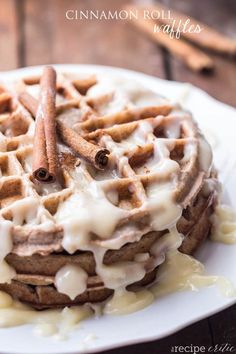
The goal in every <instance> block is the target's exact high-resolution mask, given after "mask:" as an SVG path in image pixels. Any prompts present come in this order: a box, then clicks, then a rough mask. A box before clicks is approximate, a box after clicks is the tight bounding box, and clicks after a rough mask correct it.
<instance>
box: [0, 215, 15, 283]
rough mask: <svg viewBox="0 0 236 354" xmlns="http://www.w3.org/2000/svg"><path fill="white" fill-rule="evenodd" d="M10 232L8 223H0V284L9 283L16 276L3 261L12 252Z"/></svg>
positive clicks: (10, 224)
mask: <svg viewBox="0 0 236 354" xmlns="http://www.w3.org/2000/svg"><path fill="white" fill-rule="evenodd" d="M11 230H12V223H11V222H10V221H7V220H1V221H0V235H1V237H0V283H10V282H11V280H12V279H13V278H14V276H15V275H16V272H15V270H14V269H13V268H12V267H10V266H9V265H8V264H7V262H6V261H5V260H4V259H5V257H6V256H7V255H8V253H10V252H11V250H12V238H11Z"/></svg>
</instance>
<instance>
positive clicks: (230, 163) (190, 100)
mask: <svg viewBox="0 0 236 354" xmlns="http://www.w3.org/2000/svg"><path fill="white" fill-rule="evenodd" d="M57 67H58V68H59V69H62V70H64V71H66V70H69V71H77V72H90V73H102V72H105V73H106V74H107V73H110V74H117V75H118V76H121V75H122V76H124V77H125V78H127V80H131V79H135V80H137V81H140V82H141V83H142V84H143V85H146V86H147V87H148V88H151V89H152V90H154V91H156V92H157V93H160V94H162V95H163V96H166V97H168V98H170V99H172V100H174V101H182V103H183V105H184V107H186V108H187V109H189V110H190V111H191V112H193V114H194V117H195V119H196V120H197V121H198V123H199V125H200V127H201V128H202V129H203V131H204V132H205V134H206V136H207V137H208V138H209V141H210V142H211V143H212V145H213V147H214V155H215V162H216V166H217V167H218V169H219V170H220V171H222V173H220V178H221V180H223V182H224V198H225V199H226V200H227V202H228V203H229V204H231V205H233V206H234V207H235V208H236V188H234V181H235V179H236V160H235V157H234V156H235V151H236V137H235V130H236V110H235V109H233V108H232V107H229V106H227V105H225V104H223V103H220V102H218V101H216V100H214V99H213V98H211V97H210V96H208V95H207V94H206V93H205V92H203V91H201V90H199V89H197V88H195V87H193V86H190V85H188V84H183V83H177V82H168V81H164V80H160V79H157V78H154V77H151V76H147V75H144V74H140V73H136V72H132V71H128V70H123V69H118V68H110V67H102V66H89V65H58V66H57ZM39 70H40V68H39V67H32V68H26V69H20V70H16V71H11V72H4V73H1V75H0V79H2V78H4V79H5V78H9V79H12V78H16V77H20V76H22V75H26V74H27V75H28V74H35V73H37V72H38V71H39ZM222 89H227V88H223V87H222ZM197 258H198V259H199V260H200V261H202V262H203V263H204V265H205V267H206V270H207V272H208V273H209V274H217V275H223V276H225V277H227V278H228V279H230V280H231V281H232V282H233V283H234V284H236V272H235V269H236V245H234V246H227V245H223V244H220V243H213V242H210V241H208V242H207V243H206V244H205V245H204V246H203V247H202V249H201V250H200V252H199V253H198V255H197ZM235 302H236V300H235V298H225V297H222V296H221V295H220V294H219V291H218V290H217V289H216V288H215V287H214V286H212V287H209V288H204V289H201V290H200V291H198V292H188V291H185V292H179V293H174V294H171V295H168V296H165V297H164V298H161V299H159V300H156V302H154V303H153V304H152V305H151V306H149V307H148V308H145V309H144V310H142V311H139V312H136V313H133V314H130V315H125V316H119V317H112V316H103V317H101V318H99V319H95V318H92V319H89V320H86V321H84V322H82V324H81V327H80V328H79V329H78V330H76V331H75V332H73V333H72V334H71V336H70V338H69V339H68V340H67V341H60V342H57V341H55V340H52V338H44V337H43V338H42V337H35V336H33V335H32V327H31V326H30V325H27V326H21V327H16V328H8V329H0V352H1V353H17V354H20V353H22V354H23V353H24V354H28V353H32V354H33V353H34V354H36V353H40V354H41V353H48V354H49V353H50V354H51V353H57V354H60V353H79V352H94V351H102V350H105V349H110V348H115V347H119V346H123V345H128V344H134V343H138V342H144V341H150V340H154V339H159V338H163V337H165V336H168V335H170V334H172V333H174V332H176V331H178V330H180V329H181V328H183V327H185V326H187V325H189V324H191V323H193V322H196V321H199V320H201V319H202V318H204V317H207V316H210V315H212V314H214V313H216V312H218V311H220V310H223V309H225V308H226V307H228V306H230V305H232V304H233V303H235ZM91 334H93V335H95V336H96V339H94V340H91V341H86V342H85V341H84V339H85V338H86V336H90V335H91Z"/></svg>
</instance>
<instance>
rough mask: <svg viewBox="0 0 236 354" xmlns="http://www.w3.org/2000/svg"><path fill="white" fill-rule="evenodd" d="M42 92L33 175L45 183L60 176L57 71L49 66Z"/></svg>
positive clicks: (44, 74) (37, 115)
mask: <svg viewBox="0 0 236 354" xmlns="http://www.w3.org/2000/svg"><path fill="white" fill-rule="evenodd" d="M40 86H41V92H40V98H39V104H38V109H37V113H36V123H35V136H34V147H33V177H34V178H35V180H37V181H39V182H44V183H52V182H54V181H55V180H56V178H57V176H58V165H59V163H58V154H57V143H56V124H55V117H56V110H55V100H56V72H55V70H54V69H53V68H52V67H50V66H48V67H45V68H44V70H43V75H42V77H41V80H40Z"/></svg>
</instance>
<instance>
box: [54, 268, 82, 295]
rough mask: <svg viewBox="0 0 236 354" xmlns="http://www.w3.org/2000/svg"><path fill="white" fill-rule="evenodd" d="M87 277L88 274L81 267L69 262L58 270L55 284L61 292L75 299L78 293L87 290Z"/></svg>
mask: <svg viewBox="0 0 236 354" xmlns="http://www.w3.org/2000/svg"><path fill="white" fill-rule="evenodd" d="M87 279H88V274H87V273H86V272H85V271H84V270H83V269H82V268H81V267H79V266H78V265H72V264H68V265H66V266H64V267H62V268H61V269H60V270H59V271H58V272H57V274H56V277H55V286H56V288H57V290H58V291H59V292H60V293H62V294H66V295H68V296H69V297H70V298H71V300H74V299H75V298H76V296H77V295H79V294H82V293H83V292H84V291H85V290H86V288H87Z"/></svg>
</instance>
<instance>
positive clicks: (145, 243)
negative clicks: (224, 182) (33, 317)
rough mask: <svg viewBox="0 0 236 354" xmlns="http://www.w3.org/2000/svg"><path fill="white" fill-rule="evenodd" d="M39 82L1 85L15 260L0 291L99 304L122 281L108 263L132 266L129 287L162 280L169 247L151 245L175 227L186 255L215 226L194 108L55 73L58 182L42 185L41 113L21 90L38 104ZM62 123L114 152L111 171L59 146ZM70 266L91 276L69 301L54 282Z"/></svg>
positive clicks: (0, 157) (39, 303)
mask: <svg viewBox="0 0 236 354" xmlns="http://www.w3.org/2000/svg"><path fill="white" fill-rule="evenodd" d="M39 81H40V77H39V76H38V77H37V76H35V77H25V78H23V79H22V80H20V81H18V82H14V83H13V82H11V83H9V82H8V83H4V84H3V85H2V86H1V89H0V124H1V125H0V131H1V133H0V142H1V144H0V150H1V152H0V169H1V173H2V177H1V187H0V206H1V211H0V217H1V224H2V230H3V231H4V230H8V233H10V234H11V240H12V245H11V248H10V249H9V250H8V252H6V254H5V256H6V258H5V261H6V262H7V264H8V265H9V266H10V267H11V269H14V275H13V276H12V280H11V282H9V281H8V282H5V283H4V282H2V283H1V284H0V290H4V291H6V292H8V293H9V294H11V295H12V296H13V297H14V298H18V299H19V300H20V301H22V302H26V303H29V304H31V305H32V306H33V307H35V308H38V309H41V308H47V307H60V306H70V305H75V304H81V303H87V302H100V301H104V300H105V299H107V298H108V297H109V296H110V295H112V294H113V292H114V290H115V285H114V286H113V285H112V284H113V283H112V281H111V279H110V278H112V277H111V276H110V278H109V276H108V275H107V272H108V271H109V269H114V267H116V266H117V265H118V266H120V267H122V266H123V267H124V269H126V272H125V280H124V279H123V283H122V285H123V286H124V287H127V288H128V289H133V288H136V287H140V286H145V285H147V284H149V283H151V282H153V281H154V280H155V277H156V271H157V268H158V265H159V264H160V263H161V262H163V255H164V254H165V252H166V248H165V247H164V249H160V252H159V253H158V254H156V253H155V254H154V253H153V252H152V250H153V246H154V245H155V243H156V242H157V241H158V240H162V238H163V239H164V236H165V234H166V233H167V232H168V230H172V229H173V228H175V226H177V229H178V231H179V232H180V233H182V234H183V235H184V238H183V242H182V245H181V246H180V250H181V252H183V253H186V254H192V253H193V252H195V251H196V249H197V248H198V247H199V246H200V244H201V243H202V242H203V241H204V239H205V238H206V237H207V235H208V234H209V231H210V228H211V222H210V216H211V214H212V213H213V211H214V205H215V203H216V197H217V193H216V188H215V186H216V183H217V182H216V177H215V175H214V173H213V172H212V169H211V150H210V148H209V146H208V144H207V142H206V141H205V139H204V137H203V136H202V135H201V133H200V131H199V129H198V127H197V125H196V123H195V122H194V121H193V119H192V117H191V115H190V114H189V113H188V112H184V111H183V110H182V108H181V107H179V106H178V105H172V104H171V103H170V102H169V101H167V100H165V99H163V98H162V97H160V96H157V95H156V94H154V93H151V92H148V90H147V89H142V88H140V87H139V86H138V85H136V84H135V83H134V84H133V83H130V84H128V85H124V80H123V81H122V80H118V79H111V78H105V79H104V78H103V77H99V75H98V76H94V75H92V76H84V77H83V76H82V75H76V74H75V73H64V74H62V73H58V75H57V95H56V112H57V117H56V119H57V129H58V151H59V160H60V166H61V171H62V175H63V183H61V184H60V183H58V182H55V183H51V184H39V183H35V181H34V179H33V176H32V154H33V140H34V129H35V110H34V109H31V107H30V106H29V105H27V104H25V102H26V101H27V95H26V96H25V99H23V100H22V97H24V95H25V93H26V94H30V95H31V96H32V97H33V98H34V99H35V102H37V100H38V98H39ZM65 125H66V126H67V127H69V128H70V129H72V130H73V132H75V133H76V134H78V135H79V136H81V137H83V138H84V139H85V140H86V141H88V142H90V143H92V144H94V145H96V146H99V147H101V148H105V149H107V150H109V152H110V155H109V163H108V166H107V168H106V169H105V170H99V169H97V168H95V167H94V166H93V165H92V164H91V163H89V161H86V159H84V158H83V157H81V156H80V155H79V154H78V153H76V152H75V151H74V150H73V149H71V148H69V147H68V146H66V145H65V144H64V142H63V139H62V138H61V134H62V133H63V132H62V129H63V126H65ZM212 186H213V187H212ZM77 204H78V213H76V208H77ZM72 214H73V215H72ZM77 219H78V220H79V221H76V220H77ZM84 220H86V222H87V223H86V224H85V221H84ZM74 221H75V224H73V223H74ZM72 224H73V225H72ZM88 225H89V226H88ZM73 227H74V228H75V227H77V229H76V232H75V230H74V229H73ZM108 229H109V230H110V231H107V230H108ZM81 230H82V231H81ZM3 231H2V232H3ZM77 234H79V237H78V235H77ZM68 264H69V265H76V266H78V267H80V268H82V269H83V271H85V272H86V274H87V281H86V289H85V290H84V291H83V292H82V293H80V294H79V295H77V296H76V297H75V298H73V299H72V298H70V297H69V296H68V295H66V294H63V293H61V292H59V290H58V289H57V287H56V286H55V279H56V275H57V273H58V272H59V271H60V269H62V268H63V267H64V266H66V265H68ZM133 266H134V270H135V272H134V271H132V269H133V268H132V267H133ZM126 267H127V268H126ZM129 267H131V268H129ZM135 267H137V268H135ZM121 269H123V268H121ZM136 269H138V277H137V274H136V276H134V275H135V274H133V273H137V272H136ZM132 272H133V273H132ZM103 274H104V277H103ZM129 277H130V279H129ZM116 285H117V284H116Z"/></svg>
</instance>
